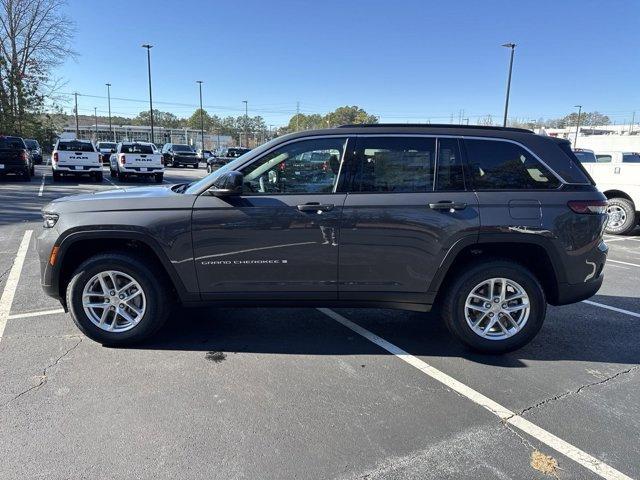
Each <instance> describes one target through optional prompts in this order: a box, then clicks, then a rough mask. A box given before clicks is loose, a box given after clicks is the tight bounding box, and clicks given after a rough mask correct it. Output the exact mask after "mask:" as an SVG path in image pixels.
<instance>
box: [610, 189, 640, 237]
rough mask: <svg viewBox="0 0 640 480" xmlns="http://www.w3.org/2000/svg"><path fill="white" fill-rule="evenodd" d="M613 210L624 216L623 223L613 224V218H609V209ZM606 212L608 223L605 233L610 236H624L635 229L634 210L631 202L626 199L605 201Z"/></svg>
mask: <svg viewBox="0 0 640 480" xmlns="http://www.w3.org/2000/svg"><path fill="white" fill-rule="evenodd" d="M612 208H613V209H615V210H617V211H618V212H620V213H622V214H623V215H624V221H623V222H619V221H618V222H614V219H615V217H612V216H611V212H610V209H612ZM607 212H609V215H610V216H609V221H608V222H607V226H606V227H605V229H604V230H605V232H607V233H610V234H612V235H624V234H626V233H629V232H631V230H633V229H634V228H635V227H636V220H637V219H636V209H635V206H634V205H633V202H632V201H631V200H627V199H626V198H610V199H609V200H607Z"/></svg>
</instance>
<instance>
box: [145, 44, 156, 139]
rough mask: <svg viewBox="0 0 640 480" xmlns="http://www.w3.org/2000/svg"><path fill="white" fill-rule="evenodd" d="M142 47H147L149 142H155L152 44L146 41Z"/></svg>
mask: <svg viewBox="0 0 640 480" xmlns="http://www.w3.org/2000/svg"><path fill="white" fill-rule="evenodd" d="M142 48H146V49H147V70H148V72H149V121H150V123H151V143H155V141H154V138H153V98H152V96H151V49H152V48H153V45H150V44H148V43H146V44H144V45H142Z"/></svg>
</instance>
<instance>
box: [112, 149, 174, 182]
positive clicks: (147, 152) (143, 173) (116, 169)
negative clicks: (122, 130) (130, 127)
mask: <svg viewBox="0 0 640 480" xmlns="http://www.w3.org/2000/svg"><path fill="white" fill-rule="evenodd" d="M109 163H110V165H109V172H110V174H111V177H118V179H119V180H122V181H124V180H127V179H128V178H130V177H137V178H151V177H153V178H154V180H155V182H156V183H162V181H163V179H164V162H163V160H162V154H161V153H159V152H158V151H157V150H155V148H154V146H153V144H152V143H147V142H122V143H118V145H117V147H116V151H115V153H113V154H111V159H110V162H109Z"/></svg>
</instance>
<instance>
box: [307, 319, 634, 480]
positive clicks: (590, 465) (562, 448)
mask: <svg viewBox="0 0 640 480" xmlns="http://www.w3.org/2000/svg"><path fill="white" fill-rule="evenodd" d="M318 310H319V311H320V312H322V313H324V314H325V315H327V316H329V317H330V318H332V319H333V320H335V321H336V322H338V323H341V324H342V325H344V326H345V327H347V328H349V329H350V330H352V331H354V332H355V333H357V334H359V335H361V336H363V337H364V338H366V339H367V340H369V341H370V342H373V343H375V344H376V345H378V346H379V347H381V348H383V349H384V350H386V351H387V352H389V353H391V354H393V355H395V356H396V357H398V358H399V359H400V360H403V361H405V362H407V363H408V364H409V365H411V366H413V367H415V368H417V369H418V370H420V371H421V372H422V373H424V374H426V375H428V376H429V377H431V378H433V379H434V380H437V381H438V382H440V383H442V384H444V385H445V386H447V387H448V388H450V389H451V390H453V391H455V392H457V393H458V394H460V395H462V396H464V397H466V398H468V399H469V400H471V401H472V402H474V403H476V404H477V405H480V406H481V407H483V408H486V409H487V410H489V411H490V412H491V413H493V414H494V415H496V416H497V417H498V418H500V420H502V421H503V422H505V423H508V424H510V425H513V426H514V427H516V428H518V429H520V430H522V431H523V432H525V433H526V434H527V435H531V436H532V437H534V438H535V439H537V440H538V441H540V442H542V443H544V444H545V445H547V446H549V447H551V448H553V449H554V450H555V451H557V452H559V453H561V454H563V455H564V456H566V457H568V458H570V459H571V460H573V461H575V462H577V463H579V464H580V465H582V466H583V467H585V468H587V469H589V470H591V471H592V472H594V473H596V474H597V475H599V476H601V477H602V478H606V479H608V480H609V479H611V480H614V479H615V480H631V478H630V477H628V476H627V475H625V474H624V473H622V472H619V471H618V470H616V469H615V468H613V467H611V466H609V465H607V464H606V463H604V462H601V461H600V460H598V459H597V458H595V457H592V456H591V455H589V454H588V453H586V452H584V451H582V450H580V449H579V448H577V447H575V446H573V445H571V444H570V443H567V442H565V441H564V440H562V439H561V438H558V437H556V436H555V435H553V434H552V433H550V432H548V431H546V430H544V429H543V428H540V427H538V426H537V425H535V424H533V423H531V422H530V421H528V420H526V419H524V418H523V417H521V416H519V415H517V414H516V413H514V412H512V411H511V410H509V409H508V408H506V407H503V406H502V405H500V404H499V403H497V402H495V401H493V400H491V399H490V398H488V397H486V396H484V395H483V394H481V393H480V392H478V391H476V390H474V389H472V388H471V387H468V386H467V385H465V384H464V383H461V382H459V381H458V380H456V379H455V378H453V377H450V376H449V375H447V374H446V373H444V372H441V371H440V370H438V369H436V368H434V367H432V366H431V365H429V364H428V363H426V362H424V361H422V360H420V359H419V358H417V357H414V356H413V355H411V354H410V353H407V352H406V351H404V350H402V349H401V348H400V347H397V346H396V345H394V344H392V343H390V342H388V341H386V340H385V339H383V338H381V337H379V336H377V335H376V334H374V333H372V332H370V331H369V330H367V329H365V328H362V327H361V326H359V325H357V324H355V323H353V322H352V321H351V320H348V319H347V318H345V317H343V316H342V315H340V314H339V313H337V312H334V311H333V310H331V309H328V308H319V309H318Z"/></svg>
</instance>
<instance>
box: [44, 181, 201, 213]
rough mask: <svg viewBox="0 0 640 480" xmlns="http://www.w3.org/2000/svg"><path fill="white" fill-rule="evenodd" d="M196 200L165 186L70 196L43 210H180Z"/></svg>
mask: <svg viewBox="0 0 640 480" xmlns="http://www.w3.org/2000/svg"><path fill="white" fill-rule="evenodd" d="M194 200H195V198H194V197H192V196H191V195H184V194H181V193H176V192H174V191H173V190H171V186H169V185H166V186H164V185H163V186H153V187H134V188H126V189H118V190H105V191H101V192H95V193H85V194H80V195H69V196H67V197H61V198H58V199H56V200H54V201H53V202H51V203H49V204H47V205H45V206H44V208H43V209H42V210H43V211H48V212H56V213H65V212H106V211H133V210H137V211H139V210H144V209H149V210H157V209H167V208H169V209H170V208H180V207H181V206H185V205H189V204H193V202H194Z"/></svg>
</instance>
